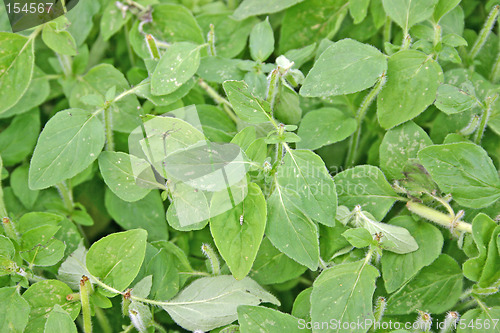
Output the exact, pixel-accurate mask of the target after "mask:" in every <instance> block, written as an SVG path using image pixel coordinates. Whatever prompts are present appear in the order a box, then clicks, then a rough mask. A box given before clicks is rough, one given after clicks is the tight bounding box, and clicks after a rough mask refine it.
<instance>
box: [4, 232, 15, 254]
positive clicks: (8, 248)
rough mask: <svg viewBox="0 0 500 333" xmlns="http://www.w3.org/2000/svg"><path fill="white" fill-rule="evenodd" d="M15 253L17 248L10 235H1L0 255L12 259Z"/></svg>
mask: <svg viewBox="0 0 500 333" xmlns="http://www.w3.org/2000/svg"><path fill="white" fill-rule="evenodd" d="M15 254H16V250H15V248H14V244H12V241H11V240H10V239H9V238H8V237H5V236H4V235H0V256H4V257H6V258H9V259H12V258H14V255H15Z"/></svg>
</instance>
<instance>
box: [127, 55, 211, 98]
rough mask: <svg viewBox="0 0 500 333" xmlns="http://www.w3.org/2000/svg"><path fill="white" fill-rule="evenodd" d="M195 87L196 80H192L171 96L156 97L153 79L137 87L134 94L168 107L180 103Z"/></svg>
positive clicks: (146, 80)
mask: <svg viewBox="0 0 500 333" xmlns="http://www.w3.org/2000/svg"><path fill="white" fill-rule="evenodd" d="M203 59H211V58H203ZM200 76H201V75H200ZM194 85H195V79H194V78H192V79H190V80H188V81H187V82H186V83H184V84H183V85H182V86H180V87H179V89H177V90H176V91H174V92H173V93H171V94H167V95H160V96H155V95H153V94H151V79H150V78H147V79H145V80H144V81H142V82H141V83H139V84H138V85H137V86H135V88H137V89H135V91H134V92H135V94H136V95H137V96H140V97H142V98H147V99H149V100H150V101H151V102H152V103H153V104H154V105H161V106H166V105H171V104H174V103H175V102H178V101H179V100H180V99H181V98H183V97H184V96H186V95H187V94H188V93H189V92H190V91H191V89H193V87H194Z"/></svg>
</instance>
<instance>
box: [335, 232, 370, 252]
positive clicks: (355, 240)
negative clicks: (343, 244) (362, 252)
mask: <svg viewBox="0 0 500 333" xmlns="http://www.w3.org/2000/svg"><path fill="white" fill-rule="evenodd" d="M342 236H344V238H345V239H347V241H348V242H349V243H351V245H352V246H354V247H357V248H363V247H367V246H370V245H372V244H373V243H374V240H373V235H372V234H371V233H370V232H369V231H368V230H367V229H365V228H352V229H347V230H346V231H344V232H343V233H342Z"/></svg>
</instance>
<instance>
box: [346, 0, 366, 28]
mask: <svg viewBox="0 0 500 333" xmlns="http://www.w3.org/2000/svg"><path fill="white" fill-rule="evenodd" d="M369 6H370V0H351V1H349V13H350V14H351V17H352V19H353V20H354V24H359V23H361V22H362V21H363V20H364V19H365V17H366V15H367V14H368V7H369Z"/></svg>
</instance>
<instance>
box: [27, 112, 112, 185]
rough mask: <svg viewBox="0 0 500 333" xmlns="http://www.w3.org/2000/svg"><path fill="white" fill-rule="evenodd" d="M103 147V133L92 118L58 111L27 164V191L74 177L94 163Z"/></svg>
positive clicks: (100, 126) (96, 120)
mask: <svg viewBox="0 0 500 333" xmlns="http://www.w3.org/2000/svg"><path fill="white" fill-rule="evenodd" d="M103 146H104V130H103V126H102V123H101V121H100V120H99V119H98V118H97V117H96V114H91V113H89V112H87V111H83V110H79V109H68V110H65V111H59V112H58V113H56V115H55V116H54V117H52V118H50V120H49V121H48V122H47V124H46V125H45V127H44V129H43V131H42V133H41V134H40V137H39V138H38V143H37V146H36V148H35V152H34V153H33V157H32V159H31V164H30V172H29V185H30V188H31V189H32V190H38V189H44V188H47V187H49V186H53V185H55V184H57V183H59V182H61V181H63V180H66V179H68V178H71V177H73V176H75V175H76V174H78V173H80V172H81V171H83V170H85V169H86V168H87V167H88V166H89V165H90V164H91V163H92V162H93V161H95V160H96V159H97V157H98V156H99V153H100V152H101V150H102V147H103ZM76 151H77V152H78V154H75V152H76Z"/></svg>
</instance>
